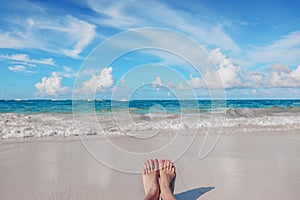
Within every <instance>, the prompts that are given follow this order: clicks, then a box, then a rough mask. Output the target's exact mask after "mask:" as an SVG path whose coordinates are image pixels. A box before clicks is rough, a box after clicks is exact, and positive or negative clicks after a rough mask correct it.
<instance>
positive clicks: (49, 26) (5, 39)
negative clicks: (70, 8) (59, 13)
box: [0, 15, 97, 58]
mask: <svg viewBox="0 0 300 200" xmlns="http://www.w3.org/2000/svg"><path fill="white" fill-rule="evenodd" d="M12 23H14V24H13V25H14V29H12V30H10V31H1V30H0V41H1V43H0V48H32V49H39V50H44V51H48V52H54V53H58V54H64V55H66V56H69V57H73V58H78V57H79V56H80V54H81V53H82V52H83V50H84V48H85V47H86V46H87V45H89V44H90V43H91V42H92V40H93V39H94V38H95V37H96V35H97V33H96V26H95V25H93V24H90V23H88V22H86V21H84V20H81V19H78V18H76V17H73V16H63V17H57V18H55V20H53V17H52V16H45V15H43V16H38V15H36V16H32V17H31V18H28V19H26V18H25V19H24V18H22V19H20V18H15V19H14V20H12Z"/></svg>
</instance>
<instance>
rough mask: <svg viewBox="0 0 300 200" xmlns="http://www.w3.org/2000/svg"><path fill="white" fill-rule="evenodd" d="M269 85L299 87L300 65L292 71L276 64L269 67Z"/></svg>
mask: <svg viewBox="0 0 300 200" xmlns="http://www.w3.org/2000/svg"><path fill="white" fill-rule="evenodd" d="M270 70H271V76H270V79H269V81H268V82H269V85H270V86H271V87H299V86H300V65H298V66H297V67H296V68H295V69H294V70H292V69H290V68H289V67H287V66H283V65H281V64H277V65H274V66H272V67H271V69H270Z"/></svg>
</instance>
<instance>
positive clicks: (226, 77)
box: [210, 48, 245, 88]
mask: <svg viewBox="0 0 300 200" xmlns="http://www.w3.org/2000/svg"><path fill="white" fill-rule="evenodd" d="M210 57H211V59H212V60H213V61H214V63H215V64H216V65H217V66H218V68H219V69H218V73H219V75H220V77H221V78H222V81H223V85H224V87H225V88H233V87H243V86H245V82H244V81H243V77H242V70H241V68H240V67H239V66H238V65H237V64H235V63H233V61H232V59H231V58H229V57H227V56H226V55H225V54H223V53H222V51H221V49H219V48H217V49H214V50H213V51H211V53H210ZM216 78H217V77H216Z"/></svg>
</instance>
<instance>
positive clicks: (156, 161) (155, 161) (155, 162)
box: [154, 159, 158, 171]
mask: <svg viewBox="0 0 300 200" xmlns="http://www.w3.org/2000/svg"><path fill="white" fill-rule="evenodd" d="M154 170H155V171H157V170H158V160H157V159H155V160H154Z"/></svg>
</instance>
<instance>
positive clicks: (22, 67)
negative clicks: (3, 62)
mask: <svg viewBox="0 0 300 200" xmlns="http://www.w3.org/2000/svg"><path fill="white" fill-rule="evenodd" d="M8 69H9V70H10V71H12V72H23V71H25V70H26V67H24V66H22V65H17V66H13V67H8Z"/></svg>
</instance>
